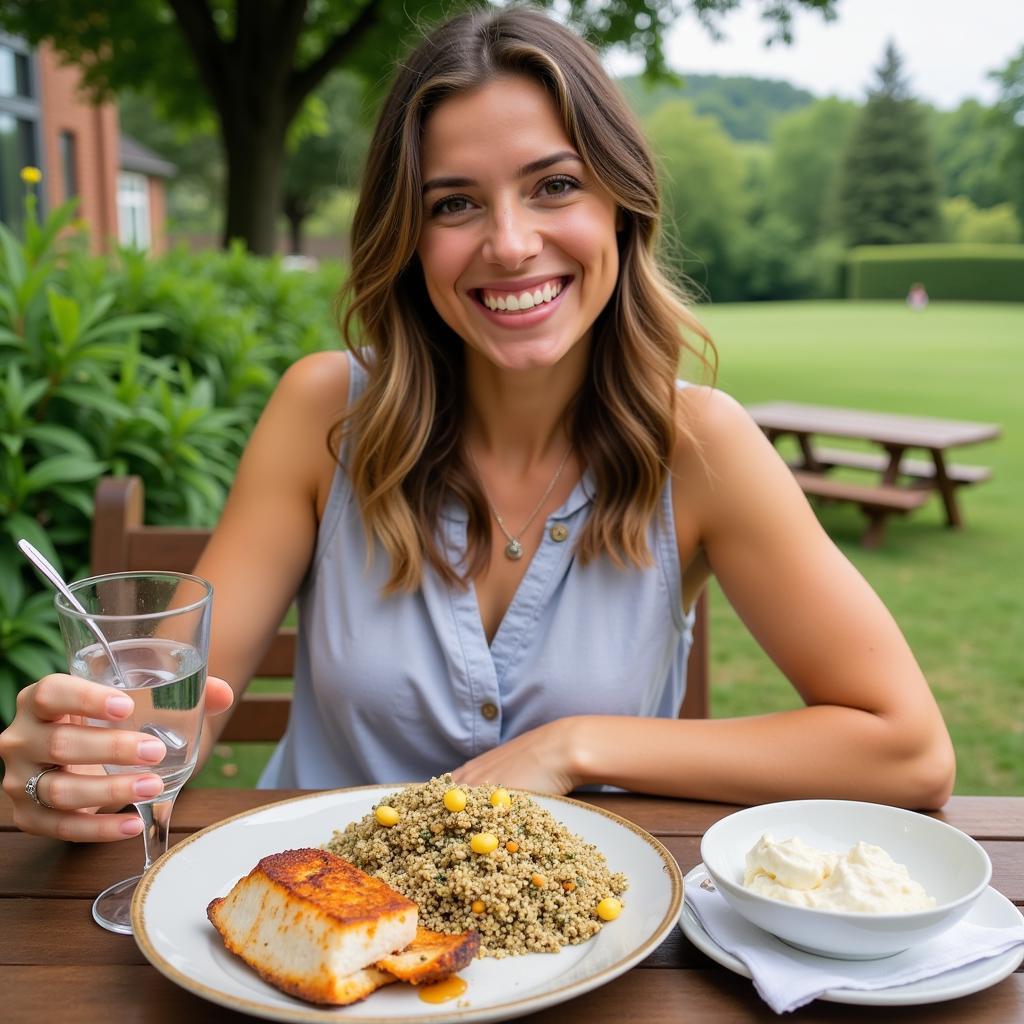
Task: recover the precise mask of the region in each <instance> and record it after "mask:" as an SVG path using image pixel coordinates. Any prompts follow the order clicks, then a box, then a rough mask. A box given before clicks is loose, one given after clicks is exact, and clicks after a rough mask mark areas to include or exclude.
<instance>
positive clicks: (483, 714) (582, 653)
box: [259, 360, 692, 789]
mask: <svg viewBox="0 0 1024 1024" xmlns="http://www.w3.org/2000/svg"><path fill="white" fill-rule="evenodd" d="M351 368H352V371H351V377H352V383H351V387H350V401H355V399H356V398H357V397H358V395H359V394H360V393H361V391H362V389H363V387H364V386H365V382H366V378H365V372H364V371H363V369H362V368H361V367H360V366H359V365H358V363H356V362H355V361H354V360H353V361H351ZM591 493H592V487H591V477H590V475H589V474H587V473H585V474H584V476H583V479H582V480H581V481H580V482H579V483H578V484H577V485H576V487H575V489H574V490H573V492H572V494H571V495H570V496H569V499H568V500H567V501H566V503H565V504H564V505H563V506H562V507H561V508H560V509H558V511H556V512H554V513H553V514H551V515H550V516H548V518H547V522H546V524H545V531H544V540H543V542H542V543H541V546H540V549H539V550H538V551H537V552H536V554H535V555H534V556H533V559H532V560H531V562H530V564H529V566H528V567H527V570H526V575H525V576H524V577H523V580H522V582H521V583H520V585H519V588H518V590H517V591H516V594H515V597H514V598H513V600H512V603H511V605H510V606H509V608H508V611H507V613H506V615H505V618H504V619H503V620H502V622H501V625H500V627H499V628H498V631H497V633H496V634H495V636H494V640H493V641H492V643H491V644H490V645H488V643H487V638H486V636H485V634H484V629H483V624H482V622H481V619H480V612H479V608H478V605H477V600H476V591H475V589H474V588H473V587H472V586H470V588H469V589H468V590H464V591H463V590H457V589H452V588H450V587H448V586H446V585H445V584H444V583H443V582H442V581H441V580H440V579H439V578H438V577H437V575H436V573H434V572H433V571H432V570H431V569H430V568H429V567H428V568H427V569H426V570H425V572H424V577H423V584H422V586H421V588H420V589H419V590H418V591H416V592H415V593H403V594H398V595H394V596H391V597H387V598H384V597H381V593H380V592H381V587H382V586H383V584H384V582H385V580H386V579H387V575H388V571H387V570H388V566H387V558H386V556H385V555H384V553H383V550H381V549H379V548H378V550H377V552H376V556H375V558H374V560H373V563H372V565H371V566H370V568H369V569H367V567H366V561H367V559H366V554H367V549H366V539H365V536H364V534H363V526H362V522H361V520H360V513H359V507H358V504H357V502H356V500H355V497H354V495H353V493H352V489H351V487H350V486H349V480H348V477H347V475H346V473H345V472H344V470H343V469H341V468H340V467H339V469H338V470H337V471H336V472H335V474H334V480H333V483H332V485H331V492H330V496H329V498H328V501H327V506H326V508H325V510H324V515H323V520H322V522H321V524H320V529H319V533H318V536H317V543H316V550H315V554H314V557H313V561H312V564H311V566H310V569H309V572H308V573H307V576H306V579H305V580H304V582H303V585H302V587H301V589H300V592H299V595H298V608H299V635H298V645H297V655H296V665H295V692H294V700H293V705H292V713H291V720H290V722H289V724H288V730H287V732H286V734H285V736H284V738H283V739H282V741H281V743H280V744H279V745H278V747H277V749H276V750H275V752H274V754H273V756H272V757H271V759H270V762H269V764H268V765H267V767H266V769H265V770H264V772H263V775H262V777H261V779H260V782H259V784H260V786H262V787H271V788H301V789H325V788H331V787H340V786H358V785H367V784H371V783H381V784H390V783H396V782H410V781H417V780H426V779H428V778H430V777H431V776H433V775H437V774H439V773H441V772H445V771H450V770H452V769H454V768H456V767H458V766H459V765H461V764H463V763H464V762H465V761H467V760H469V759H470V758H472V757H475V756H476V755H478V754H481V753H483V752H484V751H486V750H489V749H491V748H492V747H495V746H497V745H498V744H500V743H503V742H505V741H506V740H509V739H511V738H512V737H514V736H518V735H519V734H521V733H524V732H526V731H527V730H529V729H533V728H536V727H537V726H540V725H543V724H544V723H546V722H550V721H552V720H553V719H556V718H561V717H564V716H567V715H580V714H587V715H634V716H647V717H660V718H675V717H676V716H677V715H678V712H679V706H680V704H681V702H682V699H683V695H684V691H685V688H686V659H687V656H688V654H689V650H690V642H691V631H692V615H686V614H684V612H683V607H682V591H681V580H680V571H679V555H678V551H677V547H676V539H675V530H674V527H673V518H672V501H671V481H667V482H666V484H665V490H664V497H663V500H662V516H661V517H659V518H660V520H661V521H660V522H659V521H655V522H652V524H651V527H650V533H649V539H650V545H651V551H652V553H653V556H654V565H652V566H650V567H649V568H645V569H643V570H639V569H635V568H628V569H617V568H616V567H615V566H614V565H612V564H611V562H610V561H609V560H608V559H607V558H605V557H601V558H598V559H595V560H593V561H592V562H590V564H588V565H586V566H584V565H581V564H580V562H579V561H578V560H577V559H576V558H575V557H574V555H573V547H574V543H573V542H574V540H575V538H576V537H577V535H578V534H579V531H580V530H581V529H582V527H583V524H584V523H585V521H586V518H587V515H588V514H589V510H590V504H591V499H590V497H589V495H590V494H591ZM466 522H467V516H466V513H465V510H464V509H463V508H462V507H461V506H459V505H457V504H456V503H454V502H453V503H452V504H451V505H449V506H448V507H447V508H446V509H445V512H444V514H443V515H442V520H441V522H440V524H439V530H440V536H441V539H442V541H443V543H444V544H445V545H446V550H448V551H449V552H450V553H452V556H453V561H457V560H458V557H459V555H460V553H461V552H462V551H463V550H464V549H465V543H466ZM556 524H561V525H562V526H564V527H565V528H566V530H567V536H566V538H565V539H564V540H557V539H555V538H557V537H561V536H562V532H563V531H560V530H556V531H555V533H554V537H553V536H552V530H551V528H552V527H553V526H555V525H556Z"/></svg>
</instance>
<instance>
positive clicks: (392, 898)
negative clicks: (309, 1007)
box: [206, 849, 418, 1005]
mask: <svg viewBox="0 0 1024 1024" xmlns="http://www.w3.org/2000/svg"><path fill="white" fill-rule="evenodd" d="M206 914H207V917H209V919H210V921H211V922H212V923H213V926H214V927H215V928H216V929H217V931H219V932H220V934H221V936H222V938H223V939H224V945H225V946H227V948H228V949H229V950H231V952H232V953H235V954H237V955H238V956H240V957H241V958H242V959H243V960H244V961H245V962H246V963H247V964H249V966H250V967H252V968H253V969H254V970H256V971H257V972H258V973H259V974H260V975H261V977H263V978H264V979H265V980H266V981H268V982H270V984H272V985H274V986H276V987H277V988H279V989H281V990H282V991H284V992H288V993H290V994H291V995H296V996H299V997H300V998H301V999H307V1000H309V1001H310V1002H314V1003H330V1004H334V1005H344V1004H347V1003H352V1002H356V1001H358V1000H360V999H365V998H366V996H368V995H369V994H370V993H371V992H372V991H373V990H374V989H376V988H379V987H380V986H381V985H386V984H388V983H389V982H390V981H393V980H394V979H393V977H392V976H391V975H389V974H386V973H384V972H383V971H379V970H377V969H375V968H374V967H372V966H371V965H372V964H374V963H375V962H376V961H377V960H380V959H382V958H383V957H386V956H388V955H389V954H391V953H393V952H394V951H395V950H398V949H404V948H405V947H406V946H408V945H409V943H410V942H412V940H413V939H414V938H415V937H416V922H417V916H418V915H417V910H416V904H415V903H413V902H412V901H411V900H408V899H406V898H405V897H404V896H402V895H401V894H400V893H397V892H395V890H394V889H392V888H391V887H390V886H389V885H387V884H386V883H385V882H382V881H381V880H380V879H378V878H373V877H371V876H370V875H367V874H365V873H364V872H362V871H360V870H359V869H358V868H357V867H355V866H354V865H352V864H350V863H349V862H348V861H347V860H343V859H342V858H341V857H338V856H336V855H335V854H333V853H328V852H327V851H326V850H313V849H305V850H286V851H285V852H284V853H275V854H273V855H271V856H269V857H264V858H263V859H262V860H261V861H260V862H259V864H257V865H256V867H255V868H253V869H252V871H250V872H249V874H248V875H246V876H245V878H243V879H241V880H240V881H239V882H237V883H236V885H235V887H234V888H233V889H232V890H231V892H230V893H228V895H227V896H224V897H222V898H220V899H215V900H213V901H212V902H211V903H210V905H209V906H208V907H207V908H206Z"/></svg>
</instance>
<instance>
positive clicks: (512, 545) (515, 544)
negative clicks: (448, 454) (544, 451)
mask: <svg viewBox="0 0 1024 1024" xmlns="http://www.w3.org/2000/svg"><path fill="white" fill-rule="evenodd" d="M467 452H469V449H467ZM571 452H572V445H569V447H568V448H566V449H565V454H564V455H563V456H562V461H561V462H560V463H559V464H558V469H556V470H555V475H554V476H553V477H552V478H551V482H550V483H549V484H548V485H547V487H546V488H545V489H544V493H543V494H542V495H541V496H540V501H538V502H537V504H536V505H535V506H534V508H533V511H532V512H531V513H530V514H529V516H528V517H527V519H526V522H525V523H523V525H522V526H521V527H520V528H519V532H518V533H516V534H511V533H509V530H508V527H507V526H506V525H505V520H504V519H502V518H501V513H500V512H499V511H498V510H497V509H496V508H495V507H494V502H492V501H491V497H490V495H489V494H488V493H487V488H486V487H484V481H483V476H482V474H481V473H480V467H479V466H478V465H477V464H476V459H474V458H473V453H472V452H469V459H470V461H471V462H472V463H473V468H474V469H475V470H476V475H477V476H478V477H480V486H481V487H482V488H483V492H484V497H485V498H486V499H487V504H488V505H490V507H491V511H492V512H493V513H494V518H495V519H496V520H497V521H498V526H500V527H501V532H502V533H503V534H505V538H506V539H507V540H508V543H507V544H506V545H505V557H506V558H509V559H511V560H512V561H513V562H518V561H519V559H520V558H522V557H523V544H522V541H521V540H520V539H519V538H520V537H522V535H523V534H524V533H526V531H527V530H528V529H529V528H530V523H532V522H533V521H534V519H536V518H537V513H538V512H539V511H540V510H541V509H542V508H543V507H544V502H546V501H547V500H548V496H549V495H550V494H551V492H552V491H553V490H554V489H555V484H557V483H558V478H559V477H560V476H561V475H562V470H563V469H565V464H566V462H568V461H569V455H570V453H571Z"/></svg>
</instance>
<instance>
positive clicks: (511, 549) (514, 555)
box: [505, 537, 523, 562]
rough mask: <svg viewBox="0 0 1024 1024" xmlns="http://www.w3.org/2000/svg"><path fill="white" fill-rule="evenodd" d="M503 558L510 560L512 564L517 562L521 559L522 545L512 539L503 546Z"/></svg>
mask: <svg viewBox="0 0 1024 1024" xmlns="http://www.w3.org/2000/svg"><path fill="white" fill-rule="evenodd" d="M505 557H506V558H511V559H512V561H513V562H518V561H519V559H520V558H522V557H523V545H522V544H520V543H519V541H517V540H516V539H515V538H514V537H513V538H512V540H510V541H509V542H508V543H507V544H506V545H505Z"/></svg>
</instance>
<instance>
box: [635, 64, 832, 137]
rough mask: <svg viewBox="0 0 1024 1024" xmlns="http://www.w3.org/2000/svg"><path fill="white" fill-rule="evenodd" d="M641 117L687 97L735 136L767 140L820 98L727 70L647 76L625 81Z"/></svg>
mask: <svg viewBox="0 0 1024 1024" xmlns="http://www.w3.org/2000/svg"><path fill="white" fill-rule="evenodd" d="M619 84H620V86H621V87H622V89H623V91H624V92H625V94H626V98H627V99H628V100H629V102H630V105H631V106H632V107H633V109H634V110H636V111H637V113H638V114H639V115H640V116H641V117H646V116H648V115H649V114H653V113H654V111H655V110H657V109H658V107H660V106H661V105H662V104H663V103H667V102H668V101H669V100H686V101H687V102H688V103H690V104H692V105H693V109H694V110H695V111H696V113H698V114H711V115H712V116H714V117H717V118H718V120H719V121H720V122H721V124H722V127H723V128H724V129H725V131H726V132H727V133H728V134H729V135H730V136H731V137H732V138H734V139H740V140H749V141H760V142H767V141H768V139H769V138H770V137H771V133H772V127H773V125H774V124H775V122H776V121H777V120H778V119H779V118H780V117H782V116H783V115H785V114H789V113H792V112H793V111H796V110H800V109H802V108H803V107H806V106H808V105H809V104H811V103H813V102H814V96H813V94H811V93H809V92H807V90H806V89H799V88H797V87H796V86H794V85H790V83H789V82H780V81H775V80H772V79H767V78H751V77H749V76H742V77H737V76H724V75H685V76H684V77H683V78H682V80H681V81H679V82H657V83H649V82H646V81H644V79H643V78H641V77H629V78H623V79H620V80H619Z"/></svg>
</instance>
